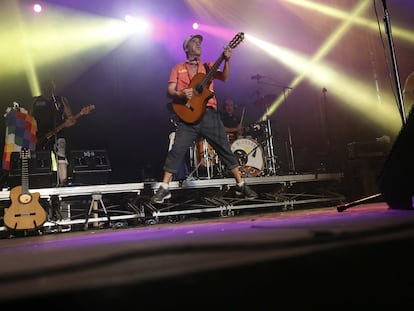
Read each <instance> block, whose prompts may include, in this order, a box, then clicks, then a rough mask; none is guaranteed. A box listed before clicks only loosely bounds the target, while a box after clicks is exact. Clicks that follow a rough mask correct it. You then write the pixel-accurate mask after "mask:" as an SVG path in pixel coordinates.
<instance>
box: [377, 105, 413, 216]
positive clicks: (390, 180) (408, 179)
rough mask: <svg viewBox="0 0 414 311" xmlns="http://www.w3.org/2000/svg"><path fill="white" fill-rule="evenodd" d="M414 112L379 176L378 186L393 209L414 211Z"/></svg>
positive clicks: (399, 135) (400, 133) (401, 131)
mask: <svg viewBox="0 0 414 311" xmlns="http://www.w3.org/2000/svg"><path fill="white" fill-rule="evenodd" d="M413 177H414V110H413V109H411V111H410V113H409V115H408V118H407V121H406V123H405V124H404V125H403V127H402V128H401V130H400V132H399V134H398V136H397V138H396V140H395V142H394V144H393V146H392V148H391V151H390V153H389V155H388V157H387V159H386V160H385V163H384V166H383V168H382V171H381V172H380V174H379V177H378V180H377V184H378V189H379V190H380V192H381V194H382V196H383V197H384V199H385V201H386V202H387V204H388V206H389V207H390V208H392V209H413V208H414V206H413V196H414V183H413V180H412V179H413Z"/></svg>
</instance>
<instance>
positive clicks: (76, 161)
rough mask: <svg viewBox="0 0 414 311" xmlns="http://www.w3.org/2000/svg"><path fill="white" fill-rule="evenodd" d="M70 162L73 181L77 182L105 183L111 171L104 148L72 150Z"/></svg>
mask: <svg viewBox="0 0 414 311" xmlns="http://www.w3.org/2000/svg"><path fill="white" fill-rule="evenodd" d="M70 164H71V166H72V172H73V182H74V183H77V184H107V183H108V181H109V177H110V173H111V172H112V168H111V163H110V161H109V157H108V152H107V151H106V150H102V149H101V150H72V151H71V152H70Z"/></svg>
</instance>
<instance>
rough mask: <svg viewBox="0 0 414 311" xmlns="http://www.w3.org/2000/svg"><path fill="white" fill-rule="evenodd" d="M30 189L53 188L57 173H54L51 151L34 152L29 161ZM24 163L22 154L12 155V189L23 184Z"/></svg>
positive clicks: (9, 182)
mask: <svg viewBox="0 0 414 311" xmlns="http://www.w3.org/2000/svg"><path fill="white" fill-rule="evenodd" d="M28 164H29V167H28V173H29V188H30V189H34V188H49V187H53V183H54V181H55V179H56V178H55V177H54V176H56V173H53V171H52V158H51V155H50V152H49V151H36V152H33V153H32V154H31V156H30V158H29V160H28ZM21 177H22V162H21V159H20V152H12V153H11V155H10V171H9V177H8V184H9V186H10V187H11V188H13V187H15V186H18V185H21V183H22V178H21Z"/></svg>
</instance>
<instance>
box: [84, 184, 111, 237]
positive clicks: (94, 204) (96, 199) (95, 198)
mask: <svg viewBox="0 0 414 311" xmlns="http://www.w3.org/2000/svg"><path fill="white" fill-rule="evenodd" d="M98 203H101V205H102V209H103V211H104V213H105V215H106V217H107V218H108V223H109V226H111V218H110V217H109V214H108V211H107V210H106V207H105V204H104V202H103V201H102V194H101V193H98V192H96V193H92V201H91V205H90V206H89V210H88V213H87V214H86V217H85V224H84V230H85V231H86V230H88V220H89V218H90V216H91V213H92V210H93V211H94V213H93V217H94V218H98V211H99V208H98ZM93 225H94V227H95V228H99V223H98V222H94V223H93Z"/></svg>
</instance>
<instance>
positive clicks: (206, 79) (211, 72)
mask: <svg viewBox="0 0 414 311" xmlns="http://www.w3.org/2000/svg"><path fill="white" fill-rule="evenodd" d="M223 60H224V55H223V53H222V54H221V55H220V56H219V57H218V58H217V60H216V61H215V63H214V64H213V66H211V68H210V70H209V71H208V73H207V74H206V75H205V77H204V78H203V80H202V81H201V82H200V85H201V86H202V89H204V88H206V87H207V86H208V85H209V84H210V83H211V81H213V79H214V75H215V73H216V71H217V69H218V68H219V66H220V64H221V63H222V62H223Z"/></svg>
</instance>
